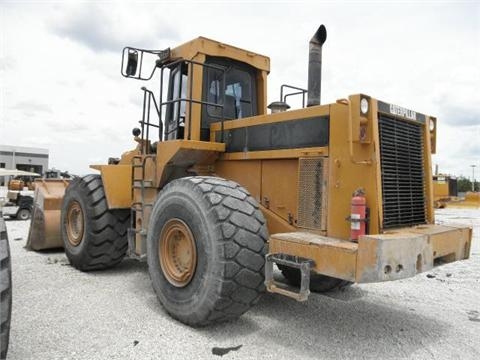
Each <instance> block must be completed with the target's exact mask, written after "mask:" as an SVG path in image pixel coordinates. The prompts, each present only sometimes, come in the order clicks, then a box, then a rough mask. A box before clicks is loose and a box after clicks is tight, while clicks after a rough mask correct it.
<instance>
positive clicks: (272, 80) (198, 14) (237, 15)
mask: <svg viewBox="0 0 480 360" xmlns="http://www.w3.org/2000/svg"><path fill="white" fill-rule="evenodd" d="M320 24H325V26H326V28H327V32H328V36H327V41H326V43H325V45H324V49H323V70H322V72H323V80H322V103H331V102H335V100H336V99H340V98H345V97H348V95H351V94H357V93H363V94H367V95H370V96H372V97H375V98H377V99H381V100H383V101H386V102H390V103H394V104H397V105H400V106H403V107H406V108H409V109H413V110H415V111H417V112H421V113H425V114H428V115H432V116H436V117H437V118H438V130H437V131H438V133H437V136H438V139H437V154H436V155H434V156H433V163H434V164H438V166H439V169H440V172H442V173H448V174H453V175H457V176H460V175H463V176H467V177H471V174H472V168H471V167H470V165H476V166H477V168H476V171H477V173H476V174H475V177H476V178H477V179H478V178H480V2H479V1H463V2H462V1H454V2H445V1H428V2H427V1H423V2H422V1H396V2H387V1H369V2H361V1H357V2H353V1H343V2H341V1H336V2H322V1H318V0H317V1H311V2H309V1H289V2H288V1H280V2H279V1H277V2H265V1H264V2H262V1H197V2H193V1H179V0H177V1H156V2H151V1H150V2H126V1H123V2H113V1H109V2H99V1H96V2H92V1H82V2H75V1H68V2H67V1H65V2H60V1H56V2H53V1H50V2H41V1H28V2H27V1H23V2H22V1H14V2H10V1H5V0H0V143H1V144H3V145H18V146H32V147H40V148H48V149H49V151H50V166H51V167H56V168H58V169H62V170H68V171H70V172H71V173H75V174H86V173H89V172H91V170H89V168H88V166H89V164H102V163H106V162H107V159H108V157H120V155H121V153H122V152H124V151H127V150H128V149H131V148H133V147H135V144H134V143H133V138H132V135H131V129H132V128H133V127H136V126H137V125H138V120H140V118H141V106H142V93H141V91H140V88H141V87H142V86H147V87H148V88H150V89H153V90H155V89H157V88H158V77H156V78H154V79H153V80H152V81H151V82H148V83H145V82H141V81H136V80H132V79H126V78H123V77H122V76H121V74H120V64H121V52H122V49H123V47H124V46H133V47H141V48H147V49H165V48H167V47H175V46H177V45H179V44H182V43H184V42H186V41H189V40H191V39H193V38H196V37H198V36H205V37H209V38H212V39H215V40H219V41H221V42H224V43H227V44H231V45H235V46H237V47H240V48H244V49H247V50H250V51H253V52H256V53H260V54H262V55H266V56H269V57H270V59H271V71H270V75H269V80H268V100H269V102H271V101H276V100H278V97H279V92H280V91H279V90H280V85H282V84H285V83H286V84H291V85H295V86H299V87H304V88H305V87H306V83H307V65H308V41H309V39H310V38H311V37H312V35H313V34H314V32H315V31H316V29H317V28H318V26H319V25H320ZM477 175H478V176H477Z"/></svg>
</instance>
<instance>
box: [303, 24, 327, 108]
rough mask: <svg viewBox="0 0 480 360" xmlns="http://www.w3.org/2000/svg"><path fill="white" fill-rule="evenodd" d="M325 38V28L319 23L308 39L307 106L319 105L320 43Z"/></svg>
mask: <svg viewBox="0 0 480 360" xmlns="http://www.w3.org/2000/svg"><path fill="white" fill-rule="evenodd" d="M325 40H327V29H326V28H325V26H323V25H320V27H319V28H318V30H317V32H316V33H315V35H313V37H312V38H311V39H310V46H309V53H308V101H307V106H315V105H320V91H321V88H322V45H323V44H324V43H325Z"/></svg>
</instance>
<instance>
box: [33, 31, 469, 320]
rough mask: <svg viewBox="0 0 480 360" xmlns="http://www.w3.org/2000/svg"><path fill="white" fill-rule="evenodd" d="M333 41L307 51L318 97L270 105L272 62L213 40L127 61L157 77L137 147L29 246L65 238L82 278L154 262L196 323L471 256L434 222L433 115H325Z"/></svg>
mask: <svg viewBox="0 0 480 360" xmlns="http://www.w3.org/2000/svg"><path fill="white" fill-rule="evenodd" d="M326 37H327V33H326V29H325V27H324V26H323V25H322V26H320V27H319V29H318V30H317V31H316V33H315V34H314V36H313V37H312V39H311V40H310V45H309V48H310V51H309V71H308V89H302V88H299V87H297V86H290V85H283V86H282V88H281V90H280V98H279V101H276V102H274V103H272V104H270V105H268V104H267V75H268V73H269V71H270V60H269V58H268V57H265V56H262V55H259V54H256V53H253V52H251V51H247V50H242V49H239V48H236V47H233V46H230V45H227V44H224V43H221V42H217V41H214V40H210V39H207V38H203V37H199V38H197V39H194V40H192V41H190V42H187V43H186V44H183V45H180V46H178V47H175V48H168V49H165V50H144V49H136V48H130V47H127V48H125V49H124V50H123V57H122V66H121V72H122V75H123V76H125V77H127V78H134V79H138V80H150V79H151V78H152V77H153V76H154V75H155V74H158V75H159V84H158V85H157V86H159V95H158V96H156V95H155V94H154V93H153V92H152V91H150V90H148V89H147V88H145V87H143V88H142V92H143V98H144V102H143V116H142V120H141V121H140V126H139V128H135V129H134V130H133V136H134V140H135V142H136V147H135V148H134V149H132V150H130V151H128V152H125V153H124V154H123V155H122V156H121V157H120V158H110V159H109V161H108V164H106V165H92V166H91V167H92V168H93V169H95V170H98V172H99V174H98V175H88V176H85V177H82V178H78V179H75V180H73V181H71V183H70V184H69V185H68V187H66V188H65V184H61V183H56V184H55V185H54V186H53V187H52V188H51V189H49V191H48V192H43V191H42V189H48V187H49V185H48V183H45V184H46V185H44V187H39V188H38V189H40V190H39V192H38V195H40V197H41V196H44V200H45V201H44V203H43V204H44V205H43V207H42V204H41V202H38V206H37V209H40V210H39V214H42V209H43V212H44V213H45V216H43V219H44V220H45V221H44V222H43V223H42V221H41V220H39V221H38V222H35V221H34V222H32V231H31V233H30V235H31V236H30V241H31V243H32V244H35V243H36V242H37V241H39V242H42V241H43V242H44V243H49V241H48V239H49V238H50V235H52V237H53V238H55V239H56V241H57V242H55V244H54V242H50V244H51V245H52V246H53V245H60V242H59V239H61V242H62V244H63V246H64V248H65V252H66V255H67V257H68V259H69V260H70V262H71V264H72V265H73V266H74V267H76V268H78V269H80V270H83V271H88V270H96V269H103V268H107V267H111V266H114V265H116V264H118V263H119V262H120V261H122V259H123V258H124V256H125V255H126V254H127V255H128V256H129V257H133V258H137V259H139V260H146V261H147V262H148V269H149V273H150V276H151V279H152V284H153V288H154V290H155V292H156V294H157V296H158V298H159V300H160V302H161V304H162V305H163V306H164V307H165V309H166V310H167V311H168V312H169V313H170V314H171V315H172V316H173V317H174V318H176V319H178V320H180V321H182V322H184V323H186V324H189V325H193V326H198V325H206V324H209V323H212V322H217V321H223V320H227V319H231V318H236V317H238V316H240V315H241V314H243V313H244V312H245V311H247V310H248V309H249V308H250V307H251V306H253V305H254V304H255V303H256V302H257V301H258V299H259V297H260V296H261V294H262V293H263V292H264V291H265V289H266V290H267V291H269V292H273V293H279V294H282V295H285V296H289V297H292V298H294V299H297V300H299V301H304V300H306V299H307V297H308V295H309V294H310V291H320V292H321V291H328V290H332V289H335V288H338V287H342V286H346V285H349V284H351V283H355V282H356V283H369V282H381V281H389V280H397V279H404V278H408V277H412V276H414V275H416V274H418V273H421V272H424V271H427V270H429V269H431V268H433V267H434V266H437V265H440V264H443V263H449V262H453V261H457V260H461V259H466V258H468V257H469V251H470V243H471V235H472V234H471V229H470V228H468V227H462V226H458V227H457V226H441V225H435V222H434V212H433V192H432V172H431V153H432V152H434V151H435V138H436V123H437V121H436V118H435V117H432V116H429V115H426V114H422V113H419V112H416V111H413V110H410V109H406V108H403V107H401V106H397V105H395V104H390V103H387V102H384V101H380V100H377V99H375V98H373V97H371V96H367V95H365V94H357V95H352V96H349V97H348V98H344V99H339V100H337V101H336V102H335V103H332V104H326V105H321V104H320V89H321V87H320V84H321V63H322V46H323V44H324V42H325V40H326ZM149 64H150V65H149ZM295 96H296V97H297V100H298V102H301V103H302V107H301V108H299V109H294V110H288V109H289V108H290V106H289V105H288V104H287V100H290V99H292V97H295ZM268 108H270V109H271V113H270V114H267V109H268ZM64 190H65V194H63V191H64ZM47 200H49V201H50V203H49V205H48V206H47ZM36 205H37V203H36ZM47 212H49V214H48V215H47V214H46V213H47ZM38 218H39V219H41V218H42V216H38ZM50 222H51V225H50V224H48V223H50ZM35 227H38V228H39V229H42V230H43V231H44V233H43V234H41V233H40V232H37V231H35ZM274 265H276V266H278V268H279V269H280V270H281V271H282V274H283V275H284V277H285V278H286V280H287V283H288V284H287V283H284V282H280V281H278V280H277V279H276V278H274V277H273V269H274Z"/></svg>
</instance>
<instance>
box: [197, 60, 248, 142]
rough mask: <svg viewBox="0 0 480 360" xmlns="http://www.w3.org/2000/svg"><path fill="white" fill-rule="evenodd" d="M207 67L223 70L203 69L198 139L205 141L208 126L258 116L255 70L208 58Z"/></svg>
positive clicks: (242, 65) (244, 65) (207, 135)
mask: <svg viewBox="0 0 480 360" xmlns="http://www.w3.org/2000/svg"><path fill="white" fill-rule="evenodd" d="M205 63H206V64H213V65H215V66H217V67H221V68H222V69H223V70H220V69H217V68H212V67H208V66H206V67H205V68H204V89H203V93H204V95H203V101H206V102H208V103H210V104H217V105H220V106H214V105H204V106H203V110H202V129H201V139H202V140H208V139H209V136H210V124H211V123H213V122H218V121H221V120H222V119H224V120H232V119H240V118H244V117H249V116H254V115H257V106H256V98H255V94H256V86H255V85H256V84H255V79H256V77H255V69H254V68H252V67H251V66H249V65H247V64H243V63H240V62H237V61H233V60H226V59H222V58H213V57H210V58H207V60H206V62H205Z"/></svg>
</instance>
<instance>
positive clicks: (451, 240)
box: [269, 225, 472, 283]
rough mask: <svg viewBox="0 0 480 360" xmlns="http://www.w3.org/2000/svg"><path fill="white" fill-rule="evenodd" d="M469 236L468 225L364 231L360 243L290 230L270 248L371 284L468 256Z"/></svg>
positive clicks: (317, 268)
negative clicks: (377, 233)
mask: <svg viewBox="0 0 480 360" xmlns="http://www.w3.org/2000/svg"><path fill="white" fill-rule="evenodd" d="M471 239H472V229H471V228H469V227H464V226H443V225H422V226H416V227H412V228H405V229H399V230H395V231H390V232H387V233H385V234H380V235H365V236H361V237H360V239H359V241H358V243H354V242H350V241H345V240H339V239H333V238H328V237H325V236H320V235H316V234H311V233H305V232H294V233H282V234H274V235H272V236H271V237H270V242H269V253H271V254H288V255H291V256H298V257H301V258H306V259H311V260H313V262H314V265H313V266H312V270H313V271H314V272H317V273H320V274H324V275H328V276H332V277H336V278H340V279H344V280H348V281H352V282H357V283H369V282H380V281H391V280H399V279H405V278H409V277H412V276H415V275H416V274H418V273H421V272H424V271H428V270H430V269H432V268H433V267H435V266H438V265H441V264H445V263H450V262H454V261H458V260H462V259H467V258H468V257H469V254H470V245H471Z"/></svg>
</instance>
